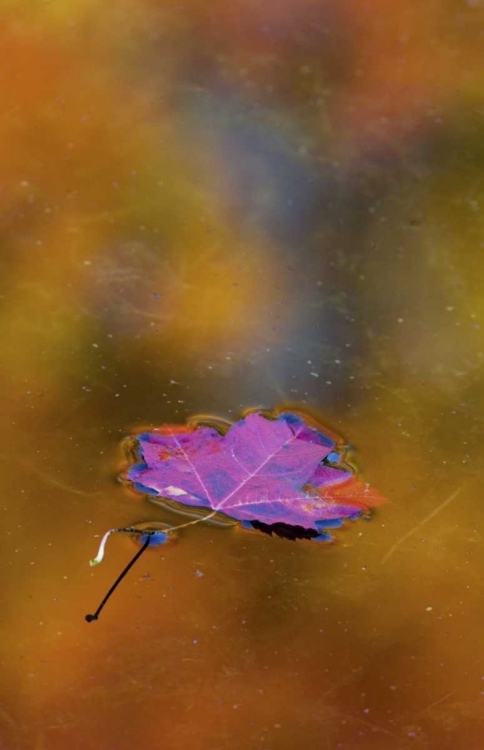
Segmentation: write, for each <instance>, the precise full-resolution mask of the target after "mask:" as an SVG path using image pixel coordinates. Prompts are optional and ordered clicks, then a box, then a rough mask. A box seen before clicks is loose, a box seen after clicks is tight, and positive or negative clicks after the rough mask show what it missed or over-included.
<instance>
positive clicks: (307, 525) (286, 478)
mask: <svg viewBox="0 0 484 750" xmlns="http://www.w3.org/2000/svg"><path fill="white" fill-rule="evenodd" d="M335 447H336V444H335V441H334V439H333V438H332V437H330V436H329V435H327V434H325V433H324V432H322V431H321V430H318V429H316V428H315V427H312V426H310V425H309V424H307V423H306V422H305V421H304V420H303V419H302V418H301V417H300V416H298V415H296V414H289V413H283V414H280V415H278V417H277V418H276V419H267V418H265V417H263V416H262V415H261V414H259V413H257V412H255V413H251V414H249V415H248V416H246V417H245V418H244V419H241V420H240V421H239V422H237V423H235V424H234V425H232V426H231V427H230V429H229V430H228V431H227V433H226V434H225V435H222V434H220V433H219V432H218V431H217V430H215V429H213V428H212V427H204V426H198V427H193V428H192V427H186V426H176V425H172V426H165V427H163V428H161V429H160V430H159V431H157V432H150V433H145V434H142V435H139V436H138V449H139V455H140V458H141V459H142V463H138V464H136V465H135V466H132V467H131V468H130V469H129V471H128V479H129V480H130V481H131V482H133V485H134V487H135V489H137V490H138V491H140V492H143V493H145V494H152V495H157V496H159V497H163V498H166V499H169V500H176V501H177V502H179V503H181V504H183V505H186V506H196V507H201V508H206V509H208V510H212V511H220V512H221V513H224V514H226V515H228V516H231V517H232V518H234V519H237V520H239V521H242V522H249V523H251V524H252V525H253V526H254V527H255V528H259V529H260V530H261V531H265V532H268V533H273V532H274V533H276V534H279V535H280V536H285V537H288V538H292V539H295V538H311V537H313V538H314V537H319V538H329V537H328V535H325V534H321V531H322V530H323V529H324V528H325V527H331V526H337V525H340V524H341V522H342V519H344V518H355V517H356V516H358V515H359V514H360V513H361V512H362V511H363V510H365V509H367V508H368V507H369V506H370V505H375V504H376V503H377V502H378V501H381V499H380V498H379V497H378V495H377V494H376V493H375V492H371V491H369V490H368V488H367V487H366V486H365V485H363V484H362V483H361V482H359V481H358V480H357V479H356V478H355V477H354V475H353V473H352V472H351V471H348V468H347V467H344V468H342V467H338V466H337V465H336V466H335V465H331V464H332V463H334V462H335V461H338V458H339V456H338V453H337V452H335ZM330 462H331V463H330Z"/></svg>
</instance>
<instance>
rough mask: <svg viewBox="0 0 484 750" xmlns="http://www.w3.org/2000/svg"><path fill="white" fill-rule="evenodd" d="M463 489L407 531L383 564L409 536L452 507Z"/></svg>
mask: <svg viewBox="0 0 484 750" xmlns="http://www.w3.org/2000/svg"><path fill="white" fill-rule="evenodd" d="M461 489H462V487H459V489H457V490H455V491H454V492H453V493H452V494H451V495H449V497H448V498H447V499H446V500H444V502H443V503H440V505H439V506H437V508H435V509H434V510H433V511H432V512H431V513H429V514H428V516H425V518H423V519H422V520H421V521H419V522H418V524H417V525H416V526H414V527H413V529H410V531H407V532H406V533H405V534H404V535H403V536H402V537H401V538H400V539H399V540H398V541H397V542H395V544H394V545H393V547H392V548H391V549H390V550H388V552H387V553H386V555H385V557H383V558H382V561H381V562H382V564H383V563H386V562H387V560H389V559H390V557H391V556H392V555H393V553H394V552H395V550H397V549H398V547H400V545H401V544H402V543H403V542H404V541H405V540H406V539H408V537H409V536H411V535H412V534H413V533H415V531H417V530H418V529H419V528H420V527H421V526H423V525H424V524H426V523H427V522H428V521H431V520H432V518H434V517H435V516H436V515H437V513H440V511H441V510H443V509H444V508H445V507H446V506H447V505H450V503H451V502H452V501H453V500H455V498H456V497H457V495H458V494H459V492H460V491H461Z"/></svg>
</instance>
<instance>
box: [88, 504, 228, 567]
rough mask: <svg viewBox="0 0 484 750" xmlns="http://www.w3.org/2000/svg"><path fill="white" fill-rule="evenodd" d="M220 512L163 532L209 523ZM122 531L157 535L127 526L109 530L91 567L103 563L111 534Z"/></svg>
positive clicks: (90, 562) (214, 512)
mask: <svg viewBox="0 0 484 750" xmlns="http://www.w3.org/2000/svg"><path fill="white" fill-rule="evenodd" d="M217 512H218V511H216V510H213V511H212V512H211V513H209V514H208V515H206V516H203V518H195V520H194V521H188V522H187V523H181V524H180V525H179V526H169V527H168V528H167V529H163V531H164V532H165V533H166V534H169V533H171V532H172V531H178V529H185V528H187V526H194V525H195V524H197V523H203V522H204V521H208V520H209V519H210V518H213V517H214V516H215V515H216V514H217ZM121 531H124V532H126V533H128V534H142V535H148V536H149V535H152V534H155V533H156V531H149V530H147V529H137V528H135V527H134V526H125V527H123V528H119V529H109V531H106V533H105V534H104V536H103V538H102V539H101V543H100V544H99V548H98V551H97V555H96V557H93V558H92V560H90V561H89V565H90V566H91V567H92V568H93V567H94V566H95V565H99V563H100V562H102V560H103V558H104V552H105V549H106V542H107V541H108V539H109V537H110V536H111V534H117V533H119V532H121Z"/></svg>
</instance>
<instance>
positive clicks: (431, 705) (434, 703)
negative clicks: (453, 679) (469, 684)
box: [420, 690, 455, 716]
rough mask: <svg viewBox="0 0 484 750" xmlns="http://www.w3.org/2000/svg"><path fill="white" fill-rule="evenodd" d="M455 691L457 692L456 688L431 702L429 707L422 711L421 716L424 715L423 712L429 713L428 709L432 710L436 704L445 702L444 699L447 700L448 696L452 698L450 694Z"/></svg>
mask: <svg viewBox="0 0 484 750" xmlns="http://www.w3.org/2000/svg"><path fill="white" fill-rule="evenodd" d="M454 693H455V690H452V692H451V693H447V694H446V695H443V696H442V698H439V699H438V700H437V701H434V702H433V703H431V704H430V706H427V708H424V709H423V710H422V711H420V716H422V714H425V713H427V711H431V710H432V708H434V706H438V705H439V703H443V702H444V701H446V700H447V698H450V696H451V695H454Z"/></svg>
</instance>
